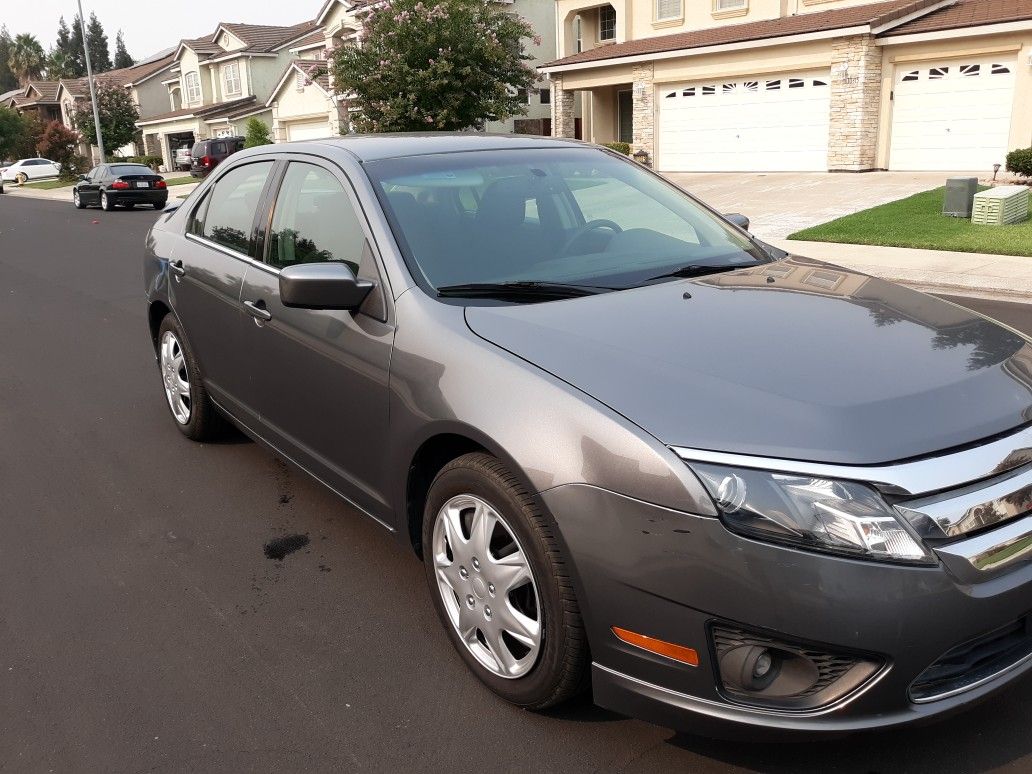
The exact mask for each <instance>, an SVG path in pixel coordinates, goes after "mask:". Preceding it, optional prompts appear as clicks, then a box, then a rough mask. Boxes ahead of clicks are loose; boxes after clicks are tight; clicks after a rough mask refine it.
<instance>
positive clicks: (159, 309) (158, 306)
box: [147, 301, 172, 352]
mask: <svg viewBox="0 0 1032 774" xmlns="http://www.w3.org/2000/svg"><path fill="white" fill-rule="evenodd" d="M171 311H172V310H171V309H169V308H168V306H166V305H165V303H164V302H162V301H154V302H153V303H152V304H151V305H150V308H149V309H148V310H147V322H148V323H149V325H150V335H151V343H152V344H153V345H154V351H155V352H157V351H158V330H159V329H160V328H161V321H162V320H164V319H165V315H167V314H168V313H169V312H171Z"/></svg>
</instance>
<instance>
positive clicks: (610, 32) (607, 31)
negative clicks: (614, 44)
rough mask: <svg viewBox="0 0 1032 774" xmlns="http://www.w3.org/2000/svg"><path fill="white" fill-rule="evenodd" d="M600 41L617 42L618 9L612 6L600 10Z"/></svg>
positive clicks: (604, 6) (605, 6)
mask: <svg viewBox="0 0 1032 774" xmlns="http://www.w3.org/2000/svg"><path fill="white" fill-rule="evenodd" d="M598 39H599V40H616V9H615V8H613V6H611V5H603V6H602V7H601V8H599V9H598Z"/></svg>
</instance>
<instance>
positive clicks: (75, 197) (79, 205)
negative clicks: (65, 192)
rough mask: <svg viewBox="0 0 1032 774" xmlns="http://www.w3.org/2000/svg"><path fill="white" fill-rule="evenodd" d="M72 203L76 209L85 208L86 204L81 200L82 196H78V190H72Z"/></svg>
mask: <svg viewBox="0 0 1032 774" xmlns="http://www.w3.org/2000/svg"><path fill="white" fill-rule="evenodd" d="M72 203H73V204H74V205H75V209H77V210H84V209H86V204H85V203H84V202H83V200H82V197H81V196H79V192H78V191H77V190H76V191H72Z"/></svg>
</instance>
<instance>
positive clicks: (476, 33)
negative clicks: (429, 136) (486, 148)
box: [332, 0, 540, 132]
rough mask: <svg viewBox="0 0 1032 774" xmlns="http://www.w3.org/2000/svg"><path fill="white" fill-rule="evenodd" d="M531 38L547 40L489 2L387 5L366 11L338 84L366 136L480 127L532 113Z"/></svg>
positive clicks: (398, 0) (340, 56)
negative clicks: (528, 107)
mask: <svg viewBox="0 0 1032 774" xmlns="http://www.w3.org/2000/svg"><path fill="white" fill-rule="evenodd" d="M528 39H533V40H535V43H539V42H540V40H539V39H537V38H536V36H535V35H534V31H533V30H532V29H531V27H530V25H529V24H528V23H527V22H526V21H525V20H523V19H521V18H520V17H518V16H516V15H514V14H511V13H508V12H506V11H505V10H504V8H503V7H502V6H499V5H497V4H494V3H491V2H487V0H387V2H385V3H383V4H378V5H376V6H374V7H372V8H371V9H370V10H369V11H368V12H367V14H366V16H365V18H364V20H363V29H362V42H361V44H360V45H359V46H345V47H343V48H340V49H338V51H337V52H336V54H335V55H334V60H333V65H332V67H333V77H334V84H335V88H336V90H337V92H338V93H339V94H341V95H344V96H345V97H346V98H347V99H348V101H349V103H350V105H351V106H352V107H357V108H358V109H359V111H360V113H359V115H358V117H357V118H356V119H355V120H354V124H355V127H356V128H357V129H359V130H360V131H369V132H403V131H417V130H424V131H425V130H444V131H452V130H457V129H468V128H476V129H480V128H482V127H483V126H484V123H485V122H486V121H491V120H501V119H505V118H508V117H510V116H512V115H516V114H520V113H523V112H524V111H525V100H521V99H520V98H519V97H518V96H517V90H520V89H522V90H526V89H529V88H530V87H531V86H533V84H534V81H535V80H536V77H535V73H534V70H533V68H532V67H531V66H530V65H528V64H527V60H528V59H530V57H529V56H528V55H527V54H526V53H525V52H524V50H523V44H524V41H525V40H528Z"/></svg>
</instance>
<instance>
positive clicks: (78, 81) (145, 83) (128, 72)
mask: <svg viewBox="0 0 1032 774" xmlns="http://www.w3.org/2000/svg"><path fill="white" fill-rule="evenodd" d="M172 64H173V58H172V54H171V53H163V54H159V55H156V56H153V57H150V58H148V59H145V60H144V61H142V62H139V63H137V64H135V65H133V66H132V67H125V68H122V69H119V70H109V71H107V72H105V73H100V74H99V75H97V76H96V78H95V81H96V82H97V83H98V84H100V83H103V84H106V85H109V86H120V87H122V88H124V89H126V90H127V91H128V92H129V94H130V96H131V97H132V100H133V102H135V103H136V107H137V109H138V110H139V114H140V118H141V120H143V119H145V118H146V117H147V116H153V115H157V114H159V113H163V112H166V111H167V110H168V92H167V89H166V88H165V86H164V85H162V79H163V78H164V77H165V76H167V75H168V73H169V71H170V70H171V68H172ZM57 102H58V104H59V105H60V109H61V121H62V123H64V125H65V126H67V127H74V125H75V124H74V116H75V114H76V113H77V112H79V111H89V110H91V109H92V107H91V104H90V86H89V82H88V81H87V79H86V78H70V79H69V78H66V79H63V80H61V81H60V85H59V87H58V90H57ZM93 142H94V138H92V137H84V138H83V142H82V145H81V146H80V149H79V152H80V153H82V155H83V156H86V157H87V158H91V159H93V161H94V163H99V158H100V153H99V149H98V148H97V146H96V145H94V144H93ZM106 150H107V151H108V152H109V153H115V154H118V155H123V156H135V155H141V154H142V153H143V147H142V143H141V147H137V144H136V143H130V144H129V145H128V146H126V147H124V148H106Z"/></svg>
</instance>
